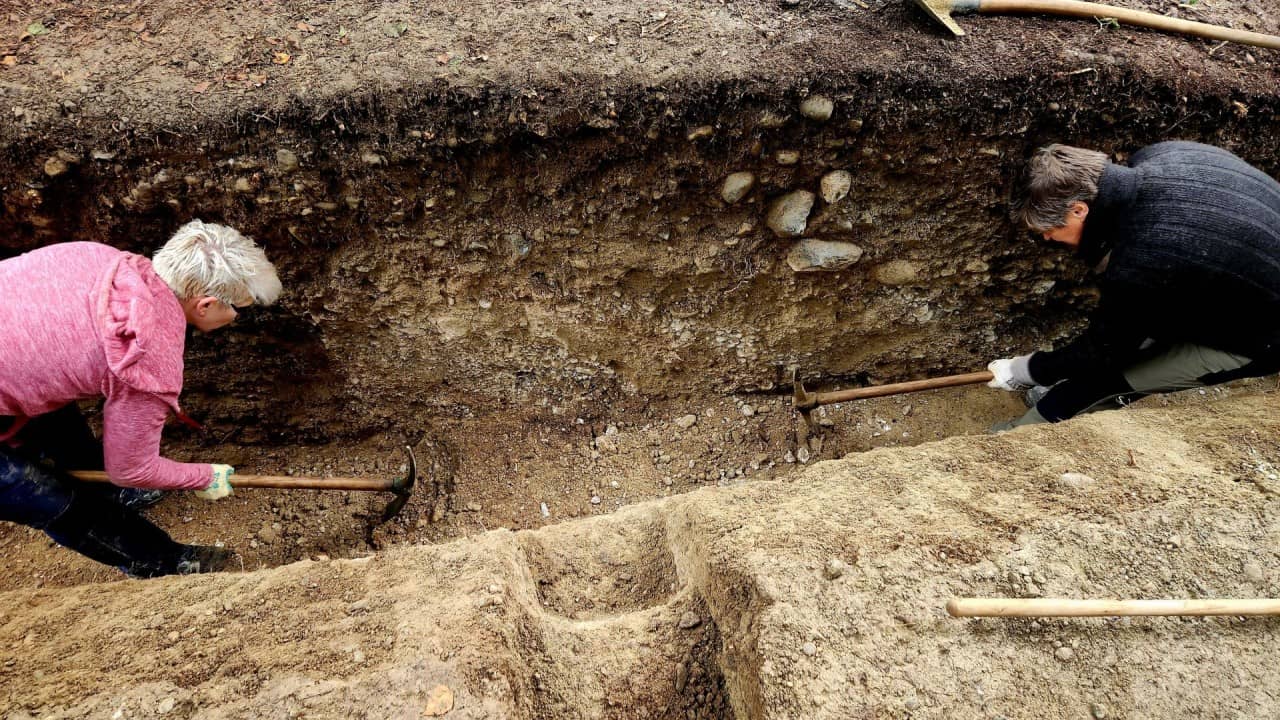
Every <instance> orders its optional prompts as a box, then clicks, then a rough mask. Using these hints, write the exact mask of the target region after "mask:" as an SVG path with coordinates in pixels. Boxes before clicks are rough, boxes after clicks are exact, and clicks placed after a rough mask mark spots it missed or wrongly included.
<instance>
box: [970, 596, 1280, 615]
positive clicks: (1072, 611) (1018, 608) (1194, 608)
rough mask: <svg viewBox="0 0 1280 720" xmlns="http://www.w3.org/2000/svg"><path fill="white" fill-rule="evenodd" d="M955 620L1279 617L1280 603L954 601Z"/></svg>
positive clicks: (1210, 601) (1062, 600)
mask: <svg viewBox="0 0 1280 720" xmlns="http://www.w3.org/2000/svg"><path fill="white" fill-rule="evenodd" d="M947 613H948V614H950V615H951V616H952V617H1119V616H1128V615H1280V600H1276V599H1268V598H1259V599H1251V598H1246V599H1221V600H1066V599H1061V598H952V599H951V600H950V601H948V602H947Z"/></svg>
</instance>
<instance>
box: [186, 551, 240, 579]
mask: <svg viewBox="0 0 1280 720" xmlns="http://www.w3.org/2000/svg"><path fill="white" fill-rule="evenodd" d="M185 547H186V549H185V550H183V551H182V559H181V560H179V561H178V574H179V575H192V574H195V573H211V572H221V571H223V570H226V569H228V568H230V567H231V565H232V563H233V562H234V561H235V557H236V553H235V551H234V550H232V549H230V548H224V547H218V546H217V545H187V546H185Z"/></svg>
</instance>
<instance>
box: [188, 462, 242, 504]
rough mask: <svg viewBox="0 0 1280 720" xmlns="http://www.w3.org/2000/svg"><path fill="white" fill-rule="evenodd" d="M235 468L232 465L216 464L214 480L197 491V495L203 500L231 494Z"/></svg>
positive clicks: (216, 498)
mask: <svg viewBox="0 0 1280 720" xmlns="http://www.w3.org/2000/svg"><path fill="white" fill-rule="evenodd" d="M235 471H236V470H235V468H233V467H231V466H230V465H214V466H213V481H212V482H210V483H209V485H208V486H207V487H205V489H203V490H197V491H196V497H198V498H200V499H202V500H218V499H220V498H224V497H226V496H228V495H230V494H231V476H232V475H233V474H235Z"/></svg>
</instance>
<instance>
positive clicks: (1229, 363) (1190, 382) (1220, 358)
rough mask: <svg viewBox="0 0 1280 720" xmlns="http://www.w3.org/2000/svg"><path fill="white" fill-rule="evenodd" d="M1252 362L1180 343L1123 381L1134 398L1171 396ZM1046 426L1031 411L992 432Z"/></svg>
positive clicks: (1111, 401)
mask: <svg viewBox="0 0 1280 720" xmlns="http://www.w3.org/2000/svg"><path fill="white" fill-rule="evenodd" d="M1250 362H1251V360H1250V358H1247V357H1245V356H1243V355H1236V354H1235V353H1229V352H1223V351H1221V350H1214V349H1213V348H1208V347H1204V346H1203V345H1192V344H1189V343H1183V344H1179V345H1172V346H1170V347H1169V348H1168V349H1167V350H1165V351H1164V352H1162V353H1160V354H1158V355H1155V356H1153V357H1150V358H1148V359H1146V360H1143V361H1142V362H1139V363H1138V364H1136V365H1133V366H1132V367H1129V368H1127V369H1125V371H1124V379H1125V381H1126V382H1127V383H1129V387H1131V388H1133V393H1132V394H1133V395H1136V396H1138V397H1141V396H1143V395H1151V394H1154V393H1164V392H1174V391H1176V390H1187V389H1190V388H1197V387H1204V386H1205V382H1204V381H1203V378H1205V377H1207V376H1212V375H1215V374H1218V373H1225V372H1230V371H1232V370H1239V369H1240V368H1242V367H1244V366H1245V365H1248V364H1249V363H1250ZM1129 394H1130V393H1120V394H1115V395H1108V396H1105V397H1102V398H1099V399H1098V401H1097V402H1095V403H1094V404H1093V405H1091V406H1089V407H1088V408H1086V409H1085V410H1084V411H1083V412H1096V411H1098V410H1109V409H1112V408H1116V407H1120V406H1122V405H1123V404H1124V402H1123V398H1124V397H1125V396H1126V395H1129ZM1042 422H1046V420H1045V419H1044V417H1043V416H1042V415H1041V414H1040V413H1039V412H1038V411H1037V410H1036V409H1035V408H1034V407H1033V408H1031V409H1030V410H1028V411H1027V412H1026V414H1025V415H1023V416H1022V417H1020V418H1018V419H1017V420H1013V421H1011V422H1008V423H1001V424H999V425H997V426H995V427H993V428H992V430H993V431H995V432H1001V431H1003V430H1011V429H1013V428H1016V427H1022V426H1023V425H1035V424H1037V423H1042Z"/></svg>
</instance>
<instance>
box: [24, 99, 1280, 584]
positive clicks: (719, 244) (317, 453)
mask: <svg viewBox="0 0 1280 720" xmlns="http://www.w3.org/2000/svg"><path fill="white" fill-rule="evenodd" d="M946 87H947V86H945V85H942V86H939V87H933V88H921V87H915V86H913V85H911V84H904V83H901V82H896V83H895V82H888V81H886V80H881V81H875V82H873V81H871V80H866V81H864V82H863V83H862V84H858V85H856V86H853V87H845V88H837V89H834V90H829V91H825V94H819V93H818V92H817V91H816V90H815V91H813V92H810V93H800V92H795V91H793V90H790V89H778V90H774V91H770V92H764V93H761V92H759V91H752V90H748V89H746V88H734V87H732V86H728V87H723V88H720V89H719V90H717V91H714V92H708V91H706V90H705V89H703V90H689V91H687V93H686V94H685V95H663V94H657V95H654V94H644V93H639V94H631V95H626V94H621V95H618V96H617V98H616V99H615V100H613V101H612V102H613V105H612V107H613V110H612V112H613V113H614V115H612V116H610V119H609V120H608V122H605V123H603V124H600V126H598V127H597V126H595V125H592V124H591V123H587V124H586V125H576V126H575V125H565V126H560V127H556V128H553V129H548V130H547V131H546V132H545V133H543V134H542V135H539V134H538V133H535V132H530V131H529V130H528V129H521V127H522V126H520V125H519V123H517V124H516V125H515V126H506V127H496V126H494V125H492V124H486V123H484V122H481V121H477V120H475V119H474V118H476V117H481V118H492V117H507V116H508V115H509V114H511V113H516V110H517V106H518V105H519V103H518V102H517V101H516V99H513V98H509V97H503V96H484V95H482V96H479V97H476V98H468V99H459V98H455V102H459V103H461V104H460V105H458V106H456V107H451V108H449V112H448V113H447V114H441V111H440V110H438V109H433V110H432V112H429V113H427V114H425V115H423V116H421V117H415V116H411V115H402V116H392V117H387V116H386V115H385V113H386V110H385V109H384V108H378V107H376V106H371V107H366V108H358V107H356V108H350V109H349V110H348V111H347V112H346V113H345V114H344V115H343V116H342V120H341V121H336V120H326V121H323V122H317V121H316V120H314V119H312V118H309V116H303V115H299V114H294V115H289V116H285V117H283V118H277V119H276V122H275V123H273V124H271V125H269V126H267V125H259V126H256V127H250V128H248V129H244V128H242V129H241V130H240V132H238V133H234V134H233V133H228V132H227V130H226V129H225V128H217V127H211V128H210V130H209V132H208V133H207V134H205V135H204V136H203V137H204V139H203V140H201V141H200V142H199V144H198V147H196V148H193V147H192V145H191V141H190V139H188V138H187V137H186V136H185V135H184V136H183V137H181V138H175V137H170V136H168V135H164V134H160V135H157V136H155V137H152V138H150V139H149V141H148V142H146V143H143V142H140V139H139V138H138V137H136V136H131V135H126V136H123V137H112V136H109V135H107V134H97V135H95V134H94V133H92V132H90V133H88V134H85V135H84V136H83V137H82V138H79V139H77V138H75V136H74V135H69V134H68V133H67V131H66V130H65V129H51V130H50V132H48V133H47V134H46V135H44V136H42V137H43V138H44V140H43V144H42V143H40V142H37V143H30V144H27V145H22V146H18V145H13V146H10V147H9V149H8V154H7V155H6V158H5V160H4V167H3V169H4V170H5V172H6V173H8V175H9V176H10V177H12V178H14V179H13V180H12V181H11V182H10V183H9V184H8V185H7V186H6V190H5V195H4V198H5V206H4V214H3V216H0V238H3V240H0V243H2V244H3V247H4V248H5V251H6V252H8V253H17V252H21V251H23V250H27V249H30V248H33V247H36V246H39V245H42V244H47V243H50V242H57V241H68V240H93V241H101V242H109V243H112V244H115V245H118V246H121V247H124V248H127V249H131V250H135V251H139V252H148V251H151V250H152V249H154V247H155V246H156V245H157V244H158V243H159V242H161V241H163V239H164V237H165V233H167V232H170V231H171V230H172V229H173V228H174V227H175V226H176V224H177V223H179V222H181V221H182V220H184V219H187V218H190V217H200V218H203V219H205V220H208V221H220V222H226V223H229V224H232V225H234V226H236V227H238V228H240V229H241V230H243V231H244V232H245V233H247V234H249V235H251V236H253V237H255V238H257V239H258V240H259V241H260V242H262V243H263V244H264V245H265V246H266V248H267V250H268V252H269V253H270V256H271V257H272V259H273V260H274V261H275V262H276V263H277V264H278V266H279V267H280V269H281V271H282V274H283V277H284V281H285V285H286V289H287V291H286V294H285V296H284V298H283V300H282V301H281V302H280V303H279V304H278V305H277V306H275V307H272V308H264V309H257V310H255V311H254V312H253V313H252V315H251V316H250V317H249V318H248V319H247V320H245V321H244V322H241V323H239V324H237V326H235V327H234V328H231V329H228V330H226V331H223V332H221V333H219V334H215V335H211V336H207V337H206V336H199V335H193V336H191V337H190V339H189V342H188V348H187V383H186V388H185V390H184V394H183V402H184V406H185V409H186V410H187V411H188V412H189V413H190V414H192V415H194V416H195V417H197V418H199V419H200V420H202V421H203V422H204V423H205V424H206V425H207V426H208V428H209V433H208V434H207V435H206V436H203V437H200V436H196V435H194V434H191V433H189V432H186V431H184V430H182V429H181V428H172V429H171V430H170V431H169V433H168V436H167V437H168V438H169V440H168V445H167V449H168V451H169V452H170V454H172V455H173V456H175V457H179V458H190V459H201V460H209V461H218V462H227V463H230V464H233V465H235V466H236V467H237V468H240V469H241V470H242V471H244V472H257V473H268V474H278V473H281V472H288V473H292V474H298V475H321V476H323V475H368V476H389V475H395V474H397V473H398V472H400V455H399V450H398V448H399V447H400V446H402V445H403V444H406V443H408V444H411V445H414V446H415V447H416V448H417V449H418V451H419V453H420V454H421V455H423V456H424V457H426V458H428V460H427V463H428V466H429V467H432V468H434V471H433V473H432V479H433V480H434V481H435V482H434V484H428V485H427V488H428V489H427V491H426V492H424V493H422V494H421V496H420V497H419V498H418V499H415V501H414V502H413V503H411V504H410V505H409V507H408V508H407V510H406V512H405V513H403V514H402V515H401V517H399V518H397V520H396V521H394V522H392V523H389V524H387V525H385V526H382V527H379V528H376V529H373V530H371V529H370V526H371V520H372V517H373V516H375V515H376V514H377V510H378V509H379V508H380V507H381V506H382V505H383V504H385V501H386V498H385V497H372V496H369V495H365V494H360V493H306V492H295V493H283V492H264V491H244V492H242V493H240V494H239V495H238V496H237V497H236V498H235V499H234V500H232V501H231V502H229V503H222V504H219V505H216V506H212V507H210V506H205V505H201V504H199V501H196V500H194V499H191V498H188V497H174V498H171V499H169V500H167V501H166V502H165V503H164V504H162V505H161V506H160V507H158V508H157V509H156V510H155V511H153V512H154V515H155V516H156V518H157V519H158V521H159V522H161V523H162V524H164V525H165V526H166V527H168V528H170V529H171V530H172V531H173V532H174V534H175V535H178V536H179V537H182V538H184V539H190V540H193V541H197V540H198V541H212V540H218V541H222V542H225V543H226V544H228V545H231V546H233V547H235V548H237V550H239V551H240V552H241V554H242V558H243V560H244V562H245V567H246V568H257V567H266V566H275V565H279V564H281V563H287V562H292V561H294V560H298V559H302V558H308V557H317V556H328V557H350V556H357V555H362V554H365V553H368V552H371V551H373V550H375V549H377V548H381V547H386V546H388V545H392V544H404V543H410V544H412V543H422V542H438V541H441V540H446V539H450V538H454V537H459V536H463V535H469V534H473V533H477V532H482V531H484V530H487V529H494V528H500V527H505V528H512V529H523V528H530V527H537V526H541V525H544V524H548V523H554V522H559V521H562V520H564V519H568V518H574V517H581V516H586V515H592V514H599V513H606V512H610V511H612V510H614V509H616V508H618V507H621V506H623V505H626V504H630V503H633V502H636V501H638V500H644V499H650V498H655V497H663V496H666V495H670V494H674V493H679V492H684V491H687V490H690V489H693V488H697V487H703V486H706V485H711V484H732V483H737V482H743V481H747V480H750V479H753V478H754V479H759V478H764V479H769V478H778V477H785V476H786V475H787V473H788V472H789V471H790V470H791V469H792V468H794V467H796V466H798V465H799V464H800V462H801V461H805V460H808V461H812V460H816V459H821V458H830V457H839V456H840V455H843V454H845V453H848V452H853V451H858V450H866V449H870V448H872V447H878V446H883V445H909V444H915V443H917V442H921V441H926V440H934V439H939V438H943V437H948V436H951V435H956V434H969V433H977V432H981V431H983V430H984V429H985V428H986V427H987V426H989V425H990V424H992V423H993V422H996V421H998V420H1003V419H1006V418H1007V417H1009V416H1012V415H1014V414H1016V413H1017V412H1019V411H1020V406H1019V405H1018V402H1017V401H1016V399H1014V398H1011V397H1009V396H1006V395H1004V394H999V393H992V392H990V391H986V390H984V389H960V390H947V391H939V392H934V393H928V394H926V395H918V396H903V397H899V398H889V399H883V400H877V401H862V402H857V403H852V404H850V405H848V406H846V407H845V408H842V409H840V410H838V411H833V412H832V414H831V415H829V416H820V417H824V422H825V423H827V424H828V425H829V426H830V427H829V428H828V431H827V432H826V434H825V435H826V436H825V437H824V438H823V443H824V444H823V445H822V446H821V447H818V446H805V443H804V438H803V434H802V433H798V429H799V427H800V425H799V420H798V417H797V416H796V415H794V414H793V413H792V412H791V411H790V408H789V399H788V396H787V393H788V390H789V388H788V387H787V386H786V381H785V378H786V377H787V374H788V372H789V370H790V369H791V368H799V371H800V376H801V377H803V378H806V379H807V380H809V381H810V382H811V383H814V382H817V383H825V384H826V385H827V386H835V385H840V386H846V387H847V386H853V385H860V384H867V383H872V382H874V383H879V382H892V381H899V380H906V379H917V378H922V377H928V376H933V375H942V374H950V373H957V372H966V371H972V370H976V369H980V368H981V367H983V365H984V364H985V362H986V361H987V360H989V359H990V358H992V357H998V356H1000V355H1003V354H1006V353H1008V352H1010V351H1011V350H1021V349H1023V348H1029V347H1036V346H1039V345H1046V344H1049V343H1052V342H1054V341H1055V340H1059V339H1061V338H1063V337H1065V336H1067V335H1069V334H1070V333H1072V332H1074V331H1075V330H1077V329H1078V328H1079V327H1080V326H1081V323H1082V321H1083V319H1084V317H1085V313H1086V312H1087V310H1088V308H1089V307H1090V306H1091V304H1092V302H1093V300H1094V292H1093V290H1092V288H1091V286H1090V285H1089V284H1088V281H1087V278H1085V276H1084V273H1083V272H1082V269H1081V268H1079V267H1077V263H1075V262H1074V260H1073V259H1072V258H1070V257H1068V256H1066V255H1063V254H1062V253H1061V252H1059V251H1056V250H1053V249H1050V248H1046V247H1044V246H1043V245H1042V244H1036V243H1033V242H1031V241H1029V240H1028V239H1026V238H1025V237H1024V236H1023V235H1021V234H1020V233H1018V232H1016V231H1015V230H1014V229H1013V228H1011V227H1010V225H1009V223H1008V221H1007V220H1006V212H1007V198H1008V193H1009V191H1010V187H1011V177H1012V175H1013V172H1014V170H1015V167H1016V165H1017V163H1018V162H1019V159H1020V158H1022V157H1023V156H1024V155H1025V154H1026V153H1027V152H1028V151H1029V150H1030V149H1031V148H1032V147H1034V146H1036V145H1037V144H1039V143H1041V142H1043V141H1045V140H1048V139H1070V136H1071V135H1073V134H1076V133H1081V132H1084V131H1085V129H1086V128H1087V127H1088V126H1087V125H1086V124H1085V123H1084V122H1083V121H1082V120H1080V119H1079V118H1075V119H1073V121H1072V122H1071V123H1064V122H1063V120H1062V118H1061V117H1060V116H1058V115H1045V114H1042V113H1040V112H1038V111H1034V110H1032V109H1030V108H1031V106H1032V105H1034V103H1030V104H1028V103H1022V104H1020V105H1016V106H1014V105H1012V104H1010V103H1009V101H1008V100H1005V99H1003V98H1005V97H1007V95H1006V93H1008V88H1007V87H1002V86H999V85H996V86H986V87H981V88H977V89H976V90H975V91H976V92H979V93H982V94H985V95H986V96H987V97H988V100H989V102H988V104H989V105H990V107H991V108H992V109H990V110H988V109H984V108H978V109H974V110H968V109H966V110H965V111H963V112H962V111H960V110H958V109H957V107H956V106H955V105H954V104H952V103H950V102H949V101H947V100H946V97H945V93H946V92H947V90H946ZM926 89H927V90H929V92H928V93H925V92H923V91H924V90H926ZM1049 90H1052V91H1053V92H1054V93H1055V96H1057V95H1056V93H1058V92H1061V91H1063V88H1056V87H1055V88H1040V89H1039V91H1041V92H1047V91H1049ZM1146 92H1147V93H1149V94H1150V95H1155V94H1158V93H1159V92H1160V87H1159V86H1158V84H1157V85H1153V86H1151V87H1149V88H1146ZM815 96H817V97H819V98H825V99H826V100H827V101H829V102H830V108H829V111H830V116H829V117H825V113H826V112H827V111H826V110H822V108H821V107H820V108H819V110H821V112H817V113H815V111H814V110H813V109H812V107H811V105H812V103H811V104H810V105H806V104H805V100H806V98H808V99H810V100H812V98H813V97H815ZM908 98H911V99H908ZM1090 100H1091V101H1096V102H1098V103H1099V107H1098V108H1097V112H1103V111H1104V110H1105V108H1106V104H1105V103H1106V102H1107V101H1106V100H1105V99H1100V98H1090ZM1187 102H1191V103H1193V105H1194V103H1197V102H1198V103H1201V104H1200V105H1196V106H1195V108H1196V110H1197V113H1198V115H1197V117H1201V116H1203V117H1205V118H1206V121H1205V122H1204V124H1202V125H1197V126H1196V127H1194V128H1188V130H1198V131H1200V132H1201V133H1202V139H1206V140H1211V141H1217V142H1219V143H1222V144H1226V145H1229V146H1231V147H1233V148H1234V149H1236V150H1237V151H1238V152H1240V153H1241V154H1243V155H1245V156H1246V157H1252V158H1255V159H1260V160H1261V161H1262V163H1261V164H1263V165H1265V162H1266V160H1268V159H1269V158H1268V156H1267V155H1266V154H1265V152H1262V150H1263V148H1267V147H1273V143H1274V140H1275V137H1274V133H1275V128H1274V127H1273V126H1271V125H1269V124H1263V125H1259V124H1256V123H1252V121H1251V120H1250V119H1249V118H1248V117H1234V116H1228V117H1226V118H1224V117H1222V116H1221V115H1220V114H1216V110H1215V109H1216V107H1217V105H1216V100H1214V99H1212V98H1209V97H1205V98H1201V99H1198V100H1196V99H1192V100H1188V101H1187ZM823 104H824V103H819V105H820V106H821V105H823ZM1128 108H1129V109H1128V112H1131V113H1136V114H1138V115H1139V116H1140V117H1141V118H1142V121H1141V122H1138V121H1135V122H1133V123H1129V124H1126V125H1123V126H1120V125H1099V126H1095V127H1093V128H1091V129H1092V130H1093V132H1092V133H1091V136H1090V138H1089V139H1090V140H1091V142H1092V143H1093V144H1095V145H1098V146H1105V147H1114V148H1133V147H1135V146H1137V145H1140V144H1141V143H1142V142H1144V141H1145V140H1147V139H1148V136H1146V135H1138V134H1131V133H1130V132H1127V131H1126V129H1125V128H1129V127H1143V126H1153V125H1154V126H1159V125H1160V124H1161V123H1166V122H1167V121H1168V116H1167V114H1165V113H1167V110H1166V109H1164V108H1163V106H1161V105H1160V104H1159V103H1157V102H1149V103H1146V104H1143V103H1138V104H1134V105H1130V106H1128ZM1208 118H1212V119H1213V120H1214V121H1216V122H1217V124H1216V125H1213V126H1210V124H1209V122H1208V120H1207V119H1208ZM1188 122H1190V121H1188ZM544 135H545V137H544ZM1064 135H1065V136H1067V137H1065V138H1064V137H1062V136H1064ZM958 137H959V138H964V141H963V142H953V141H949V140H947V141H944V140H943V139H944V138H958ZM54 161H57V162H54ZM59 162H60V163H61V164H58V163H59ZM797 207H798V208H799V209H796V208H797ZM797 223H798V224H797ZM788 224H789V225H790V226H791V229H789V230H788V229H785V228H784V226H787V225H788ZM788 233H794V235H789V234H788ZM810 239H816V240H821V241H823V242H826V243H828V244H827V245H825V246H823V248H822V249H823V250H825V251H830V252H832V253H834V254H835V255H836V256H838V260H836V261H835V263H836V264H837V265H840V267H839V268H837V269H829V268H828V269H816V270H815V269H813V268H811V267H807V266H806V263H811V262H815V260H814V258H815V256H814V255H813V253H812V252H806V250H805V249H806V248H807V247H808V246H807V245H806V243H807V242H809V240H810ZM816 262H823V261H822V260H821V259H820V258H819V259H818V260H816ZM89 410H90V412H91V413H92V412H93V409H92V408H89ZM806 455H808V457H806ZM2 542H5V543H6V544H7V547H8V548H9V549H10V552H9V553H8V554H7V557H6V559H5V560H4V562H7V563H11V564H12V565H13V566H14V567H21V568H22V570H21V571H20V572H14V573H6V574H5V580H4V581H3V582H4V584H5V586H6V587H21V586H27V585H31V584H56V585H63V584H74V583H79V582H85V581H91V580H102V579H110V578H111V577H113V575H112V571H109V570H104V569H100V568H96V567H94V566H92V565H90V564H88V563H84V562H80V561H79V560H78V559H77V558H72V557H69V554H67V553H63V552H61V551H56V550H51V549H50V548H48V547H46V544H47V543H46V542H45V541H44V540H43V539H42V536H39V535H38V534H34V533H31V532H29V531H26V530H23V529H16V528H9V529H6V531H5V538H4V540H3V541H2Z"/></svg>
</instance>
